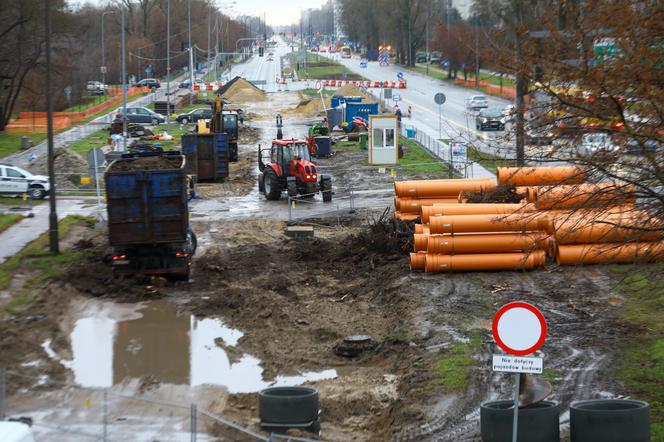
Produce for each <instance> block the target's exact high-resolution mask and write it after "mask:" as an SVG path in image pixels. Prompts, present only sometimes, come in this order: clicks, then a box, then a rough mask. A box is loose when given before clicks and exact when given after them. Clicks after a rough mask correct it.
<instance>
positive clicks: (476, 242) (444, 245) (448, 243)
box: [414, 233, 550, 255]
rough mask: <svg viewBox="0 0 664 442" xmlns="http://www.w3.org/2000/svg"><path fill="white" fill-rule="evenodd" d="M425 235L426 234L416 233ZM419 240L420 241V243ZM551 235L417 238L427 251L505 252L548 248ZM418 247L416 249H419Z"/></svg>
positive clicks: (416, 242)
mask: <svg viewBox="0 0 664 442" xmlns="http://www.w3.org/2000/svg"><path fill="white" fill-rule="evenodd" d="M415 236H416V237H417V236H420V237H422V236H425V235H415ZM418 240H419V243H418ZM549 241H550V237H549V235H548V234H546V233H529V234H514V233H497V234H485V235H431V236H428V237H425V238H415V241H414V242H415V244H416V246H420V247H421V246H425V247H426V248H422V249H419V250H422V251H424V250H426V252H427V253H442V254H447V255H451V254H457V253H503V252H530V251H533V250H548V248H549ZM419 250H417V249H416V251H419Z"/></svg>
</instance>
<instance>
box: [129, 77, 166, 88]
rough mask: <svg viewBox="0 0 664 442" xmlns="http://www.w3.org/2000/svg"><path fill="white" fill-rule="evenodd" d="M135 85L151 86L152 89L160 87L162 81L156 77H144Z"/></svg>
mask: <svg viewBox="0 0 664 442" xmlns="http://www.w3.org/2000/svg"><path fill="white" fill-rule="evenodd" d="M134 86H138V87H149V88H150V89H159V88H160V87H161V83H160V82H159V80H157V79H156V78H144V79H142V80H141V81H139V82H138V83H136V84H135V85H134Z"/></svg>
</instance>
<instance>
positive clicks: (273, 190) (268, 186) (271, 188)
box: [263, 168, 281, 201]
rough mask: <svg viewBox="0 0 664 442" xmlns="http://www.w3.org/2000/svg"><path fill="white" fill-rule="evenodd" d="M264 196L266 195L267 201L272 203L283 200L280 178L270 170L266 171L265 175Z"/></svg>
mask: <svg viewBox="0 0 664 442" xmlns="http://www.w3.org/2000/svg"><path fill="white" fill-rule="evenodd" d="M263 195H265V199H267V200H271V201H277V200H278V199H280V198H281V186H280V184H279V178H277V174H275V173H274V171H273V170H272V169H270V168H268V169H266V170H265V173H264V174H263Z"/></svg>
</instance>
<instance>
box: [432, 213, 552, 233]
mask: <svg viewBox="0 0 664 442" xmlns="http://www.w3.org/2000/svg"><path fill="white" fill-rule="evenodd" d="M429 231H430V233H431V234H441V233H482V232H533V231H543V232H548V233H551V232H552V231H553V226H552V225H551V221H550V220H549V219H548V218H547V217H546V215H545V214H533V215H529V214H527V213H524V214H512V215H452V216H444V215H443V216H432V217H430V218H429Z"/></svg>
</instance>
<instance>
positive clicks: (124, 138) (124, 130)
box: [120, 8, 127, 152]
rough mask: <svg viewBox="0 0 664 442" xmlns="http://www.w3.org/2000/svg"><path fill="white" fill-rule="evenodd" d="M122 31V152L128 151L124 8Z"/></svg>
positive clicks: (123, 12)
mask: <svg viewBox="0 0 664 442" xmlns="http://www.w3.org/2000/svg"><path fill="white" fill-rule="evenodd" d="M120 21H121V23H122V26H121V27H122V29H121V30H120V37H121V41H122V57H121V58H122V150H123V152H126V151H127V73H126V71H125V69H126V65H125V58H126V57H125V52H126V50H125V10H124V8H122V19H121V20H120Z"/></svg>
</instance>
